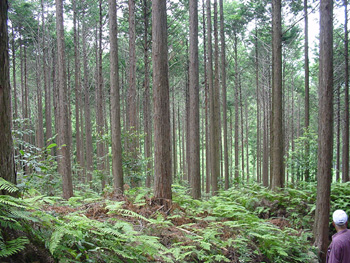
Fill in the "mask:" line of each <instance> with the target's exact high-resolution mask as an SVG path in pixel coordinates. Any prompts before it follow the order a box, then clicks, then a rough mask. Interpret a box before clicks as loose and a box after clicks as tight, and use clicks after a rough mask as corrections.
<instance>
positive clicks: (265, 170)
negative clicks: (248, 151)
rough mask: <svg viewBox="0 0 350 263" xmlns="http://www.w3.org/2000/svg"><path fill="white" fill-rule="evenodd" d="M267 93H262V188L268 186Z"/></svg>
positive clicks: (265, 91) (266, 91)
mask: <svg viewBox="0 0 350 263" xmlns="http://www.w3.org/2000/svg"><path fill="white" fill-rule="evenodd" d="M268 94H269V91H268V90H264V92H263V168H262V170H263V171H262V182H263V186H265V187H268V186H269V135H268V130H269V112H270V110H269V95H268Z"/></svg>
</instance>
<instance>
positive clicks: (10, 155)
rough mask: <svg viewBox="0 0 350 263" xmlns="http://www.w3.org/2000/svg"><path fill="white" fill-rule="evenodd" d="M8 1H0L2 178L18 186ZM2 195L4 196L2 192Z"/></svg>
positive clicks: (0, 163)
mask: <svg viewBox="0 0 350 263" xmlns="http://www.w3.org/2000/svg"><path fill="white" fill-rule="evenodd" d="M7 10H8V4H7V0H2V1H0V35H1V38H0V65H1V66H0V123H1V125H0V134H1V136H0V177H1V178H4V179H5V180H7V181H9V182H11V183H14V184H16V171H15V163H14V150H13V142H12V135H11V94H10V93H11V89H10V71H9V63H10V62H9V54H8V33H7ZM0 194H4V192H3V191H0Z"/></svg>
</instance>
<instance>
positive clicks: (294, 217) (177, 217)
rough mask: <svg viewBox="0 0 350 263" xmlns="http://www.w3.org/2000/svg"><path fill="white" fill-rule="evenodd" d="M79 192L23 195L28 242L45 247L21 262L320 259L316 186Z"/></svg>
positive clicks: (275, 261)
mask: <svg viewBox="0 0 350 263" xmlns="http://www.w3.org/2000/svg"><path fill="white" fill-rule="evenodd" d="M82 193H83V192H81V193H79V194H77V195H76V197H73V198H71V199H70V200H69V201H64V200H62V199H60V198H58V197H47V196H36V197H31V199H30V198H29V197H28V198H27V199H26V200H28V202H31V203H33V202H34V203H35V204H36V207H37V208H39V210H40V214H39V215H37V216H38V217H40V220H41V222H39V223H38V222H35V223H31V227H33V229H35V230H36V231H40V233H39V234H38V233H36V234H35V235H37V237H39V238H33V237H30V235H28V236H29V239H30V241H31V247H32V244H35V243H36V246H37V250H38V251H40V250H42V249H46V251H47V252H48V253H46V254H45V255H47V257H46V258H45V257H42V258H40V257H39V256H38V255H37V258H36V259H35V256H34V257H33V256H31V258H32V260H28V259H26V260H23V261H18V262H45V263H46V262H122V263H124V262H125V263H126V262H140V263H143V262H179V263H182V262H237V263H238V262H241V263H243V262H265V263H272V262H273V263H279V262H281V263H282V262H304V263H306V262H317V258H316V253H315V249H314V248H313V247H312V242H313V240H312V239H313V237H312V231H311V227H312V222H313V217H314V215H313V213H314V208H315V205H314V203H315V202H314V201H315V189H314V188H312V189H303V190H297V189H291V188H290V189H285V190H283V191H280V192H272V191H270V190H268V189H266V188H263V187H261V186H258V185H249V186H245V187H244V188H243V187H242V186H241V187H235V188H231V189H229V190H227V191H222V192H220V193H219V194H218V195H217V196H214V197H210V198H209V197H208V198H207V197H204V198H203V200H201V201H199V200H193V199H192V198H191V197H190V196H189V195H188V194H187V193H188V189H186V188H185V187H182V186H175V187H174V192H173V200H172V201H170V200H157V199H155V198H153V197H152V194H151V190H150V189H145V188H138V189H131V190H129V191H127V192H126V194H125V195H115V194H114V193H113V192H110V193H105V194H104V195H103V196H100V195H97V194H91V193H92V192H91V191H90V192H89V193H88V194H87V193H85V194H82ZM36 210H37V209H36ZM33 211H34V210H33ZM32 232H35V231H34V230H33V231H32ZM31 236H33V234H31ZM38 239H40V240H41V242H35V240H38ZM29 254H30V253H29ZM32 254H33V253H32ZM34 254H35V253H34ZM0 262H16V261H11V260H8V261H6V260H4V261H1V258H0ZM16 263H17V262H16Z"/></svg>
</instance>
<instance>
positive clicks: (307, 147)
mask: <svg viewBox="0 0 350 263" xmlns="http://www.w3.org/2000/svg"><path fill="white" fill-rule="evenodd" d="M307 9H308V7H307V0H304V17H305V18H304V20H305V30H304V32H305V44H304V57H305V61H304V63H305V65H304V70H305V130H306V131H309V125H310V109H309V108H310V106H309V100H310V98H309V97H310V96H309V93H310V92H309V18H308V10H307ZM305 153H306V156H307V158H308V157H309V154H310V145H309V142H308V141H306V145H305ZM307 160H308V159H307ZM307 165H308V163H307ZM307 167H308V166H307ZM309 177H310V171H309V169H308V168H307V169H306V171H305V180H306V181H308V180H309Z"/></svg>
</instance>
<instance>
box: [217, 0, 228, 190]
mask: <svg viewBox="0 0 350 263" xmlns="http://www.w3.org/2000/svg"><path fill="white" fill-rule="evenodd" d="M219 6H220V41H221V81H222V84H221V85H222V112H223V114H222V118H223V136H224V147H223V148H224V168H225V169H224V171H225V175H224V180H225V189H226V190H227V189H228V188H229V185H230V181H229V162H228V145H227V121H228V120H227V94H226V42H225V27H224V4H223V0H219Z"/></svg>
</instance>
